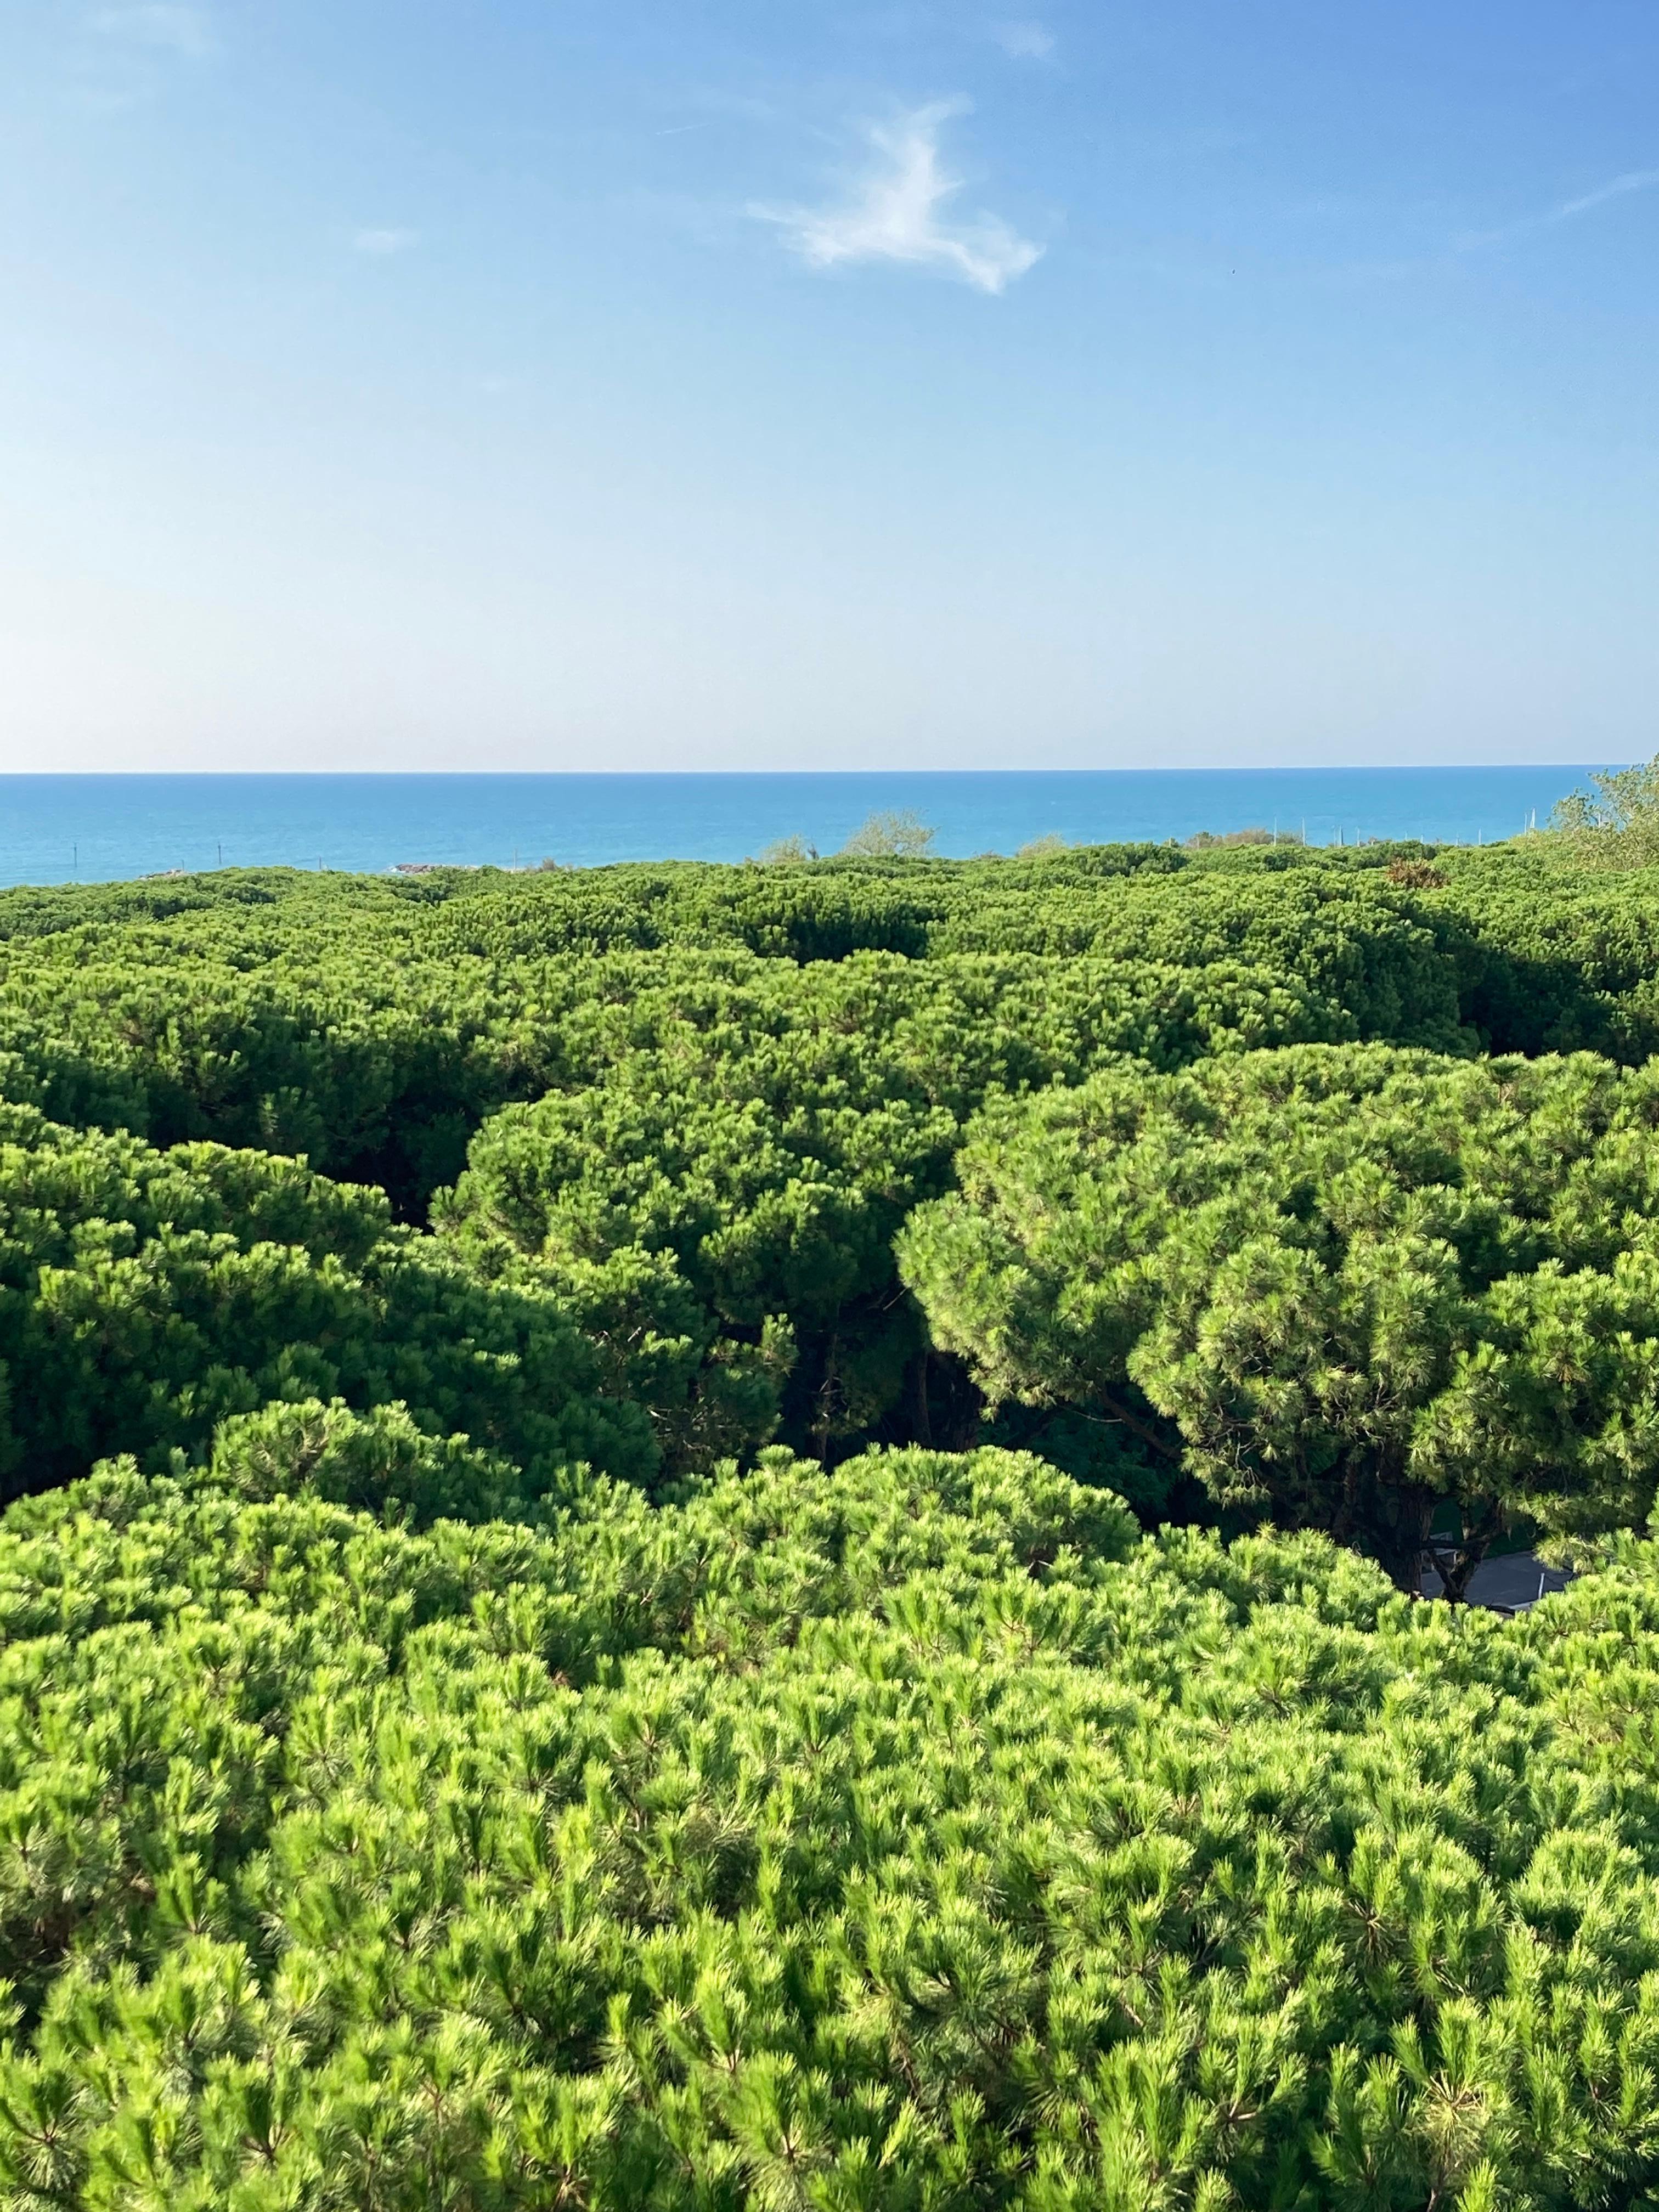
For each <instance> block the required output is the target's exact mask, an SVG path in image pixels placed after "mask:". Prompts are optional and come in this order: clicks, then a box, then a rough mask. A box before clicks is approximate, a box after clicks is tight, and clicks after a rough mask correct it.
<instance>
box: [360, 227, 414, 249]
mask: <svg viewBox="0 0 1659 2212" xmlns="http://www.w3.org/2000/svg"><path fill="white" fill-rule="evenodd" d="M420 242H421V234H420V232H419V231H418V230H398V229H396V228H392V227H391V226H387V227H386V228H380V229H376V228H370V229H368V230H359V231H355V232H354V233H353V234H352V240H351V250H352V252H354V253H380V254H386V253H407V252H408V251H409V249H410V246H418V245H419V244H420Z"/></svg>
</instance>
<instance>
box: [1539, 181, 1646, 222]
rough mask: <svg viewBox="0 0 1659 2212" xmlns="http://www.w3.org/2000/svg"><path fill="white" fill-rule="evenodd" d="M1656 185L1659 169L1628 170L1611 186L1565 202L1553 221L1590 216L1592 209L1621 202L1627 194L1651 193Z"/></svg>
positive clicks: (1556, 212)
mask: <svg viewBox="0 0 1659 2212" xmlns="http://www.w3.org/2000/svg"><path fill="white" fill-rule="evenodd" d="M1655 185H1659V169H1626V172H1625V173H1624V175H1623V176H1622V177H1615V178H1613V181H1612V182H1611V184H1606V185H1597V186H1596V188H1595V191H1593V192H1582V193H1580V195H1579V197H1577V199H1576V200H1563V202H1562V203H1561V204H1560V206H1559V208H1557V209H1556V210H1555V213H1554V216H1553V218H1552V220H1553V221H1554V222H1566V221H1567V220H1568V219H1569V217H1570V216H1575V215H1588V214H1589V210H1591V209H1592V208H1598V207H1605V206H1606V205H1607V202H1608V201H1609V200H1621V199H1623V198H1624V197H1625V195H1626V192H1646V191H1652V189H1653V187H1654V186H1655Z"/></svg>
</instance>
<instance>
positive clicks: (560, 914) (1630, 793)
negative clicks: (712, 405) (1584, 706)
mask: <svg viewBox="0 0 1659 2212" xmlns="http://www.w3.org/2000/svg"><path fill="white" fill-rule="evenodd" d="M1642 775H1646V776H1647V778H1648V781H1646V782H1645V783H1644V782H1643V781H1642V780H1641V778H1642ZM1655 790H1659V779H1656V778H1655V777H1654V776H1653V775H1652V774H1651V772H1649V771H1644V772H1640V773H1639V774H1638V775H1635V777H1634V779H1633V780H1632V779H1629V778H1627V779H1626V781H1620V780H1619V779H1616V778H1615V779H1613V780H1611V781H1610V782H1609V783H1608V785H1607V788H1606V789H1605V790H1602V791H1601V792H1599V793H1598V794H1597V795H1595V797H1593V798H1592V799H1587V800H1585V801H1583V803H1582V804H1579V805H1576V806H1574V807H1569V808H1568V809H1567V810H1566V811H1565V813H1564V815H1563V817H1561V818H1560V820H1559V822H1558V823H1557V824H1556V825H1555V826H1554V827H1553V829H1551V830H1550V831H1549V832H1548V833H1547V834H1545V835H1541V836H1531V837H1528V838H1526V839H1522V840H1521V841H1518V842H1516V844H1514V845H1511V846H1508V847H1501V848H1488V849H1486V850H1485V851H1480V852H1476V851H1470V850H1468V849H1461V848H1460V849H1440V850H1436V851H1432V852H1431V851H1429V850H1427V849H1426V848H1417V847H1409V848H1408V847H1371V848H1360V849H1358V850H1357V851H1355V850H1349V851H1346V852H1340V853H1333V852H1329V851H1316V850H1313V849H1310V848H1303V847H1301V846H1299V845H1298V846H1289V845H1279V844H1272V843H1269V844H1267V845H1263V844H1261V843H1259V842H1255V841H1253V840H1240V841H1231V842H1230V841H1227V840H1208V841H1206V840H1198V841H1194V842H1193V844H1192V845H1190V846H1189V847H1187V848H1177V847H1174V846H1158V847H1133V846H1125V847H1095V848H1067V847H1066V846H1064V845H1062V844H1060V842H1058V841H1045V842H1043V843H1042V845H1041V846H1040V847H1037V848H1031V849H1030V851H1028V852H1027V853H1026V854H1023V855H1021V856H1020V857H1018V858H1017V859H1015V860H996V859H988V858H987V859H985V860H977V861H947V860H933V859H931V858H927V857H926V854H927V833H926V831H925V828H924V825H921V824H920V823H914V822H911V821H907V820H899V819H895V820H892V821H887V822H872V824H871V825H866V827H867V829H868V831H869V834H868V835H867V836H864V837H863V838H862V840H861V842H860V840H854V847H853V848H849V850H848V852H847V853H845V854H841V855H838V856H836V857H835V858H833V859H829V860H817V859H816V858H814V857H812V856H811V853H810V848H807V847H806V846H805V845H804V844H803V843H801V842H799V841H787V842H786V844H785V845H784V846H782V847H780V848H774V851H773V852H772V854H769V856H768V857H767V858H765V859H764V860H763V861H762V862H760V863H754V864H750V865H748V866H744V867H739V868H728V867H717V866H698V865H692V864H675V865H661V866H643V865H641V866H629V867H617V868H607V869H601V870H593V871H556V870H545V871H538V872H533V873H526V874H523V875H505V874H497V873H494V872H444V871H433V872H427V873H423V874H422V875H420V876H416V877H410V878H352V877H321V878H319V877H305V876H299V875H295V874H290V873H287V872H280V871H278V872H222V873H219V874H215V875H212V876H207V877H200V878H169V879H167V880H166V881H158V882H146V883H139V884H112V885H106V886H103V887H100V888H94V889H90V890H20V891H13V892H6V893H0V1362H3V1377H0V1380H3V1398H0V1413H3V1419H0V1486H3V1496H4V1498H6V1499H8V1500H9V1501H10V1502H9V1504H8V1505H7V1506H6V1510H5V1515H4V1518H3V1522H0V1670H3V1674H4V1678H5V1679H4V1683H3V1689H0V1954H3V1955H0V1978H3V1988H0V2015H3V2020H0V2033H3V2045H0V2205H4V2206H6V2207H8V2208H9V2207H15V2208H19V2212H68V2209H69V2208H88V2212H92V2208H96V2209H97V2212H160V2209H161V2208H162V2207H167V2208H173V2207H184V2208H197V2209H199V2212H205V2208H209V2207H212V2208H219V2207H228V2208H231V2212H278V2209H279V2208H281V2212H313V2208H314V2212H334V2208H339V2212H348V2208H349V2212H356V2209H357V2208H368V2212H416V2208H421V2212H425V2208H429V2207H443V2208H455V2212H471V2208H478V2212H484V2208H489V2212H497V2208H500V2212H506V2208H526V2212H528V2208H549V2209H550V2208H554V2207H561V2208H577V2207H583V2208H593V2212H650V2208H659V2207H660V2208H663V2212H668V2209H669V2208H673V2209H674V2212H679V2208H682V2207H683V2208H686V2212H691V2208H697V2212H705V2208H707V2212H716V2208H719V2212H724V2208H731V2212H750V2208H753V2212H786V2208H787V2212H795V2208H802V2212H805V2208H815V2212H860V2209H861V2208H882V2209H883V2212H885V2208H889V2207H890V2208H895V2212H899V2209H900V2208H902V2212H912V2209H914V2212H957V2208H961V2212H975V2208H999V2212H1000V2208H1008V2212H1120V2208H1121V2212H1166V2208H1167V2212H1325V2208H1330V2212H1362V2208H1363V2212H1373V2208H1376V2212H1431V2208H1433V2212H1442V2208H1451V2207H1454V2206H1455V2207H1460V2208H1462V2212H1506V2208H1510V2207H1514V2208H1517V2212H1556V2209H1557V2208H1561V2212H1566V2208H1584V2212H1589V2209H1590V2208H1603V2207H1605V2208H1615V2207H1617V2208H1623V2207H1631V2208H1635V2207H1640V2206H1650V2207H1659V1748H1656V1737H1655V1733H1654V1723H1653V1714H1654V1712H1655V1711H1656V1707H1659V1642H1656V1640H1655V1639H1656V1635H1659V1548H1656V1541H1655V1538H1654V1537H1653V1535H1652V1534H1650V1522H1653V1521H1654V1516H1655V1506H1656V1492H1659V1164H1656V1163H1659V1142H1656V1131H1659V1077H1656V1073H1655V1070H1656V1068H1659V1059H1656V1057H1655V1055H1656V1054H1659V868H1656V869H1651V870H1650V867H1649V865H1648V864H1649V861H1650V858H1652V857H1653V856H1652V855H1650V854H1649V853H1648V851H1647V848H1646V842H1645V841H1646V838H1647V835H1648V829H1647V823H1648V817H1649V815H1650V813H1651V812H1652V811H1653V793H1654V791H1655ZM1656 850H1659V848H1656ZM1528 1542H1533V1543H1538V1542H1554V1543H1557V1544H1560V1545H1564V1546H1566V1547H1570V1548H1571V1553H1572V1555H1573V1557H1574V1559H1575V1560H1576V1562H1577V1566H1578V1567H1579V1569H1580V1570H1581V1571H1580V1572H1579V1573H1578V1575H1577V1579H1576V1580H1575V1581H1574V1582H1573V1583H1572V1584H1571V1587H1570V1589H1568V1590H1567V1591H1566V1592H1565V1593H1564V1594H1562V1595H1559V1596H1556V1597H1553V1598H1552V1599H1550V1600H1549V1601H1547V1603H1546V1604H1544V1605H1542V1606H1541V1607H1539V1608H1538V1609H1537V1610H1535V1611H1534V1612H1533V1613H1531V1614H1529V1615H1527V1616H1524V1617H1522V1618H1517V1619H1514V1620H1504V1619H1500V1618H1498V1617H1497V1616H1495V1615H1493V1614H1492V1613H1485V1612H1482V1611H1480V1610H1479V1609H1478V1608H1474V1607H1469V1606H1468V1605H1464V1604H1456V1603H1454V1604H1449V1605H1448V1604H1430V1603H1425V1602H1423V1601H1421V1600H1420V1599H1419V1598H1418V1597H1417V1596H1416V1595H1414V1593H1415V1591H1416V1590H1417V1589H1418V1588H1419V1577H1420V1574H1421V1571H1422V1567H1423V1564H1424V1562H1425V1559H1426V1558H1428V1557H1430V1556H1432V1557H1433V1558H1435V1559H1437V1561H1438V1563H1439V1565H1440V1566H1441V1569H1442V1572H1443V1580H1444V1583H1445V1584H1446V1586H1447V1587H1448V1588H1449V1590H1450V1592H1451V1594H1452V1595H1453V1596H1454V1597H1456V1596H1461V1595H1462V1594H1463V1592H1464V1590H1465V1589H1466V1587H1467V1584H1468V1579H1469V1577H1470V1575H1471V1573H1472V1572H1473V1571H1474V1567H1475V1566H1476V1565H1477V1564H1478V1562H1479V1560H1480V1557H1481V1555H1482V1553H1483V1551H1484V1550H1485V1548H1486V1547H1488V1546H1490V1545H1492V1544H1495V1543H1496V1544H1508V1545H1516V1544H1524V1543H1528Z"/></svg>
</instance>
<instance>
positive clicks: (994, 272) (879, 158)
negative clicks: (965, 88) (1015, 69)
mask: <svg viewBox="0 0 1659 2212" xmlns="http://www.w3.org/2000/svg"><path fill="white" fill-rule="evenodd" d="M966 108H967V103H966V102H965V101H962V100H941V101H938V102H936V103H935V104H934V105H933V106H930V107H919V108H916V109H915V110H913V112H911V113H909V114H908V115H906V116H904V117H902V118H901V119H900V120H899V121H898V122H896V123H894V124H889V125H872V126H871V127H870V129H869V131H868V132H867V137H868V139H869V143H870V146H871V149H872V152H873V154H874V155H875V160H874V162H873V164H872V167H870V169H869V170H868V171H867V172H866V174H865V175H864V176H863V177H861V178H860V179H859V180H858V182H857V184H856V185H855V186H854V190H853V192H852V194H851V196H850V197H848V199H847V200H845V201H844V202H842V204H840V205H839V206H834V207H823V208H807V207H783V208H775V207H764V206H759V205H751V206H750V210H749V212H750V215H752V216H756V217H757V219H758V220H759V221H761V222H771V223H775V224H776V225H777V226H778V228H780V229H781V231H782V233H783V234H784V237H785V239H786V240H787V242H788V244H789V245H790V246H792V247H793V249H794V251H795V252H797V253H799V255H800V256H801V258H802V259H803V260H805V261H806V262H808V263H810V264H811V266H812V267H813V268H814V269H833V268H836V267H837V266H838V265H840V264H844V263H849V262H860V261H891V262H899V263H902V264H905V265H907V266H908V267H911V268H918V269H935V270H941V271H942V272H944V273H945V274H946V275H949V276H958V277H960V278H962V279H963V282H964V283H969V284H972V285H974V286H975V287H976V288H977V289H979V290H980V291H981V292H1000V291H1002V290H1003V289H1005V288H1006V286H1007V285H1009V284H1011V283H1012V282H1013V281H1014V279H1015V278H1016V277H1017V276H1024V274H1025V272H1026V270H1028V269H1029V268H1030V266H1031V265H1032V264H1033V263H1034V262H1036V261H1037V260H1038V259H1040V258H1041V257H1042V247H1041V246H1036V245H1033V244H1032V242H1031V240H1030V239H1025V238H1021V237H1020V236H1019V234H1018V232H1017V231H1015V230H1013V229H1012V228H1010V227H1009V225H1008V224H1007V223H1006V222H1003V221H1002V220H1001V218H1000V216H993V215H977V216H973V217H971V218H969V220H967V221H962V222H953V221H951V218H950V216H949V215H948V213H947V209H948V205H949V203H950V202H951V200H952V199H954V198H955V197H956V195H957V193H958V192H959V191H961V190H962V180H961V179H960V178H957V177H952V176H951V175H948V174H947V173H946V172H945V169H944V168H943V167H942V166H941V164H940V161H939V132H940V131H941V129H942V128H943V126H944V125H945V123H947V122H948V121H949V120H950V118H951V117H952V116H954V115H960V114H963V113H964V112H966Z"/></svg>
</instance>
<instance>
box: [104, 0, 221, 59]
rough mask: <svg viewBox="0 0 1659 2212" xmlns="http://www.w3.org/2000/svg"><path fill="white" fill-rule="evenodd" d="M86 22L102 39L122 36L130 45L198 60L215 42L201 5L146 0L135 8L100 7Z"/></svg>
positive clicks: (211, 26)
mask: <svg viewBox="0 0 1659 2212" xmlns="http://www.w3.org/2000/svg"><path fill="white" fill-rule="evenodd" d="M87 20H88V22H89V23H90V25H91V27H92V28H93V29H94V31H96V32H98V33H100V34H101V35H102V36H103V37H105V38H106V39H124V40H128V41H129V42H130V43H131V45H133V46H156V47H160V48H161V50H162V51H163V52H167V53H173V54H183V55H185V57H186V58H188V59H190V60H191V61H199V60H201V59H202V58H203V57H204V55H207V54H210V53H212V52H213V51H214V49H215V48H216V46H217V45H218V40H217V39H216V36H215V34H214V27H213V18H212V16H211V15H210V14H209V12H208V10H207V9H205V8H191V7H186V6H184V5H173V4H168V0H148V3H147V4H145V5H142V6H136V7H123V8H100V9H96V10H95V11H94V13H93V14H92V15H90V16H88V19H87Z"/></svg>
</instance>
